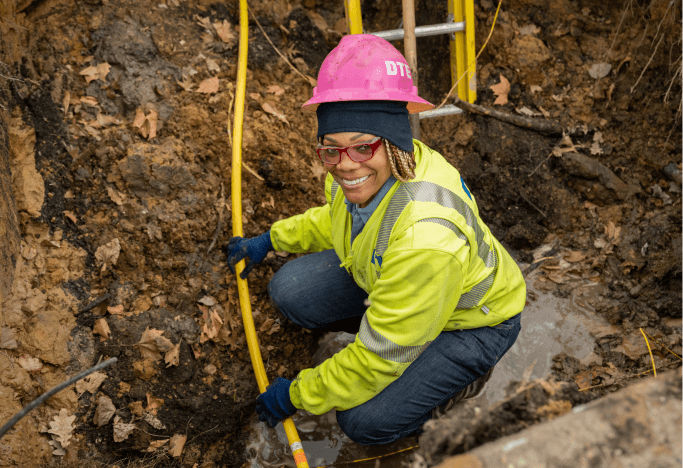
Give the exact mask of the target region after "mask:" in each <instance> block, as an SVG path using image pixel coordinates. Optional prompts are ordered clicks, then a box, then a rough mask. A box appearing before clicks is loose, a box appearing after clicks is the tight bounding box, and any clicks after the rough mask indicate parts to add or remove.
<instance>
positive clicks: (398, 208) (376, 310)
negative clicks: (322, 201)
mask: <svg viewBox="0 0 683 468" xmlns="http://www.w3.org/2000/svg"><path fill="white" fill-rule="evenodd" d="M414 144H415V159H416V163H417V167H416V170H415V173H416V177H415V179H413V180H411V181H410V182H396V183H395V184H394V186H393V187H392V188H391V190H389V192H388V193H387V195H386V196H385V197H384V199H383V200H382V202H381V203H380V204H379V206H378V207H377V209H376V210H375V212H374V213H373V214H372V216H371V217H370V219H369V220H368V222H367V223H366V225H365V227H364V228H363V230H362V231H361V232H360V234H358V236H357V237H356V238H355V239H354V241H353V244H351V243H350V236H351V217H350V215H349V213H348V211H347V209H346V205H345V203H344V194H343V192H342V190H340V188H339V186H338V184H337V183H336V182H334V181H333V179H332V177H331V176H330V175H328V177H327V179H326V183H325V196H326V199H327V201H328V203H327V204H326V205H324V206H321V207H315V208H311V209H309V210H308V211H306V212H305V213H303V214H300V215H296V216H293V217H291V218H287V219H284V220H281V221H277V222H276V223H274V224H273V226H272V227H271V239H272V241H273V246H274V247H275V249H276V250H285V251H288V252H312V251H321V250H325V249H329V248H334V250H335V251H336V253H337V255H338V256H339V258H340V259H342V262H341V266H343V267H345V268H347V269H348V271H349V272H350V273H351V274H352V275H353V278H354V280H355V281H356V283H357V284H358V285H359V286H360V287H361V288H363V289H364V290H365V291H367V292H368V295H369V301H370V306H369V307H368V309H367V310H366V312H365V315H364V316H363V319H362V322H361V326H360V330H359V332H358V334H357V335H356V339H355V341H354V342H353V343H351V344H349V345H348V346H347V347H346V348H344V349H342V350H341V351H340V352H338V353H337V354H335V355H334V356H332V357H331V358H329V359H327V360H326V361H324V362H323V363H321V364H320V365H318V366H317V367H315V368H311V369H304V370H302V371H301V372H300V373H299V375H298V376H297V377H296V379H295V380H294V382H293V383H292V386H291V387H290V397H291V399H292V402H293V404H294V406H296V407H297V408H303V409H306V410H307V411H309V412H311V413H314V414H322V413H324V412H326V411H329V410H330V409H333V408H334V409H337V410H346V409H349V408H353V407H355V406H357V405H360V404H362V403H364V402H365V401H367V400H369V399H370V398H372V397H373V396H375V395H376V394H378V393H379V392H380V391H382V389H384V388H385V387H386V386H387V385H389V384H390V383H391V382H392V381H394V380H395V379H396V378H398V377H399V376H400V375H401V374H402V373H403V371H404V370H405V369H406V368H407V367H408V366H409V365H410V363H411V362H413V361H414V360H415V359H416V358H417V357H418V356H419V355H420V353H421V352H422V351H423V350H424V349H425V348H426V347H427V346H428V345H429V343H431V342H432V340H434V339H435V338H436V337H437V336H438V335H439V333H441V332H442V331H443V330H455V329H463V328H477V327H484V326H493V325H497V324H498V323H500V322H502V321H504V320H507V319H508V318H510V317H512V316H514V315H516V314H518V313H519V312H521V310H522V308H523V307H524V303H525V300H526V286H525V284H524V278H523V277H522V273H521V272H520V270H519V268H518V267H517V265H516V263H515V262H514V260H513V259H512V258H511V257H510V255H509V254H508V252H507V251H506V250H505V249H504V248H503V247H502V245H501V244H500V243H499V242H498V241H497V240H496V239H495V238H494V237H493V235H492V234H491V232H490V230H489V228H488V227H487V226H486V225H485V224H484V222H483V221H482V220H481V218H479V210H478V208H477V204H476V202H475V200H474V198H473V197H472V195H471V194H470V192H469V190H468V189H467V186H466V185H465V183H464V181H463V180H462V178H461V177H460V173H459V172H458V171H457V169H455V168H454V167H453V166H452V165H450V164H449V163H448V162H447V161H446V160H445V159H444V158H443V157H442V156H441V155H440V154H439V153H437V152H436V151H434V150H432V149H430V148H428V147H427V146H426V145H424V144H423V143H421V142H420V141H417V140H414Z"/></svg>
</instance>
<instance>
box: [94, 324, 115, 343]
mask: <svg viewBox="0 0 683 468" xmlns="http://www.w3.org/2000/svg"><path fill="white" fill-rule="evenodd" d="M92 332H93V334H94V335H100V336H101V337H102V341H104V340H108V339H109V335H111V329H110V328H109V324H108V323H107V320H106V319H104V318H100V319H97V320H96V321H95V325H94V326H93V327H92Z"/></svg>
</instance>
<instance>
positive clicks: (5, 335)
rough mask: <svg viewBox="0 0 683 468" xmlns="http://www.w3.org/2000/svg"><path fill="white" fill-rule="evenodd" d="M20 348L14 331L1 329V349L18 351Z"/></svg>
mask: <svg viewBox="0 0 683 468" xmlns="http://www.w3.org/2000/svg"><path fill="white" fill-rule="evenodd" d="M18 346H19V345H18V344H17V340H16V335H15V332H14V330H13V329H11V328H8V327H2V328H0V348H2V349H17V347H18Z"/></svg>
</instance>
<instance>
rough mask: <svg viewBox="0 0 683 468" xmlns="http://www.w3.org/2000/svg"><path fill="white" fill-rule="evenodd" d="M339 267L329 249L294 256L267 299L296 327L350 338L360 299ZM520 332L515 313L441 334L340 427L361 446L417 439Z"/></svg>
mask: <svg viewBox="0 0 683 468" xmlns="http://www.w3.org/2000/svg"><path fill="white" fill-rule="evenodd" d="M339 263H340V261H339V258H338V257H337V255H336V254H335V252H334V251H333V250H327V251H324V252H318V253H314V254H309V255H305V256H303V257H299V258H297V259H295V260H292V261H290V262H288V263H286V264H285V265H283V266H282V268H280V270H278V272H277V273H275V275H274V276H273V278H272V280H271V281H270V284H269V285H268V293H269V294H270V297H271V299H272V300H273V302H274V303H275V305H276V306H277V307H278V309H279V310H280V311H281V312H282V313H283V314H284V315H285V316H286V317H287V318H288V319H290V320H291V321H292V322H294V323H296V324H298V325H300V326H302V327H305V328H309V329H325V330H344V331H352V332H353V333H355V332H357V331H358V324H359V323H360V319H361V317H362V316H363V314H364V313H365V309H366V308H367V306H366V305H364V300H365V299H366V298H367V294H366V293H365V291H363V290H362V289H361V288H360V287H358V285H356V283H355V282H354V281H353V278H352V277H351V276H350V275H349V274H348V272H347V271H346V270H345V269H343V268H340V267H339ZM354 324H355V330H351V328H352V327H353V326H354ZM519 331H520V314H517V315H516V316H515V317H512V318H510V319H508V320H506V321H505V322H503V323H501V324H499V325H496V326H495V327H482V328H475V329H471V330H454V331H444V332H442V333H441V334H440V335H439V336H438V337H437V338H436V339H435V340H434V341H433V342H432V343H431V344H430V345H429V346H428V347H427V348H426V349H425V350H424V352H422V354H420V356H419V357H418V358H417V359H416V360H415V361H413V363H412V364H410V366H408V368H407V369H406V370H405V372H404V373H403V374H402V375H401V376H400V377H399V378H398V379H396V380H395V381H394V382H392V383H391V384H390V385H389V386H387V387H386V388H385V389H384V390H382V391H381V392H380V393H379V394H377V395H375V396H374V397H373V398H371V399H370V400H368V401H366V402H365V403H363V404H361V405H358V406H356V407H354V408H351V409H348V410H346V411H338V412H337V421H338V423H339V426H340V427H341V428H342V430H343V431H344V432H345V433H346V435H348V436H349V438H351V440H353V441H354V442H357V443H360V444H387V443H390V442H393V441H395V440H397V439H399V438H402V437H406V436H409V435H412V434H416V433H419V432H420V431H421V428H422V425H423V424H424V423H425V422H426V421H427V420H428V419H429V418H430V416H431V412H432V410H433V409H434V408H436V407H438V406H441V405H442V404H444V403H446V402H447V401H448V400H449V399H450V398H452V397H453V396H454V395H455V394H456V393H458V392H460V391H461V390H462V389H463V388H465V387H466V386H467V385H469V384H470V383H472V382H474V380H476V379H477V378H478V377H480V376H482V375H484V374H485V373H486V372H487V371H488V370H489V369H491V368H492V367H493V366H494V365H495V364H496V363H497V362H498V361H499V360H500V358H501V357H502V356H503V354H505V352H506V351H507V350H508V349H510V347H511V346H512V344H513V343H514V342H515V340H516V339H517V335H518V334H519Z"/></svg>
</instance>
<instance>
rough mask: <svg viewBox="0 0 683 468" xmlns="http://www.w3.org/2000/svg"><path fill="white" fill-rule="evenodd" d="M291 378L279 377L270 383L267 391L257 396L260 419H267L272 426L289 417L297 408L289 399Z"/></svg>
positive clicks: (257, 409) (257, 410)
mask: <svg viewBox="0 0 683 468" xmlns="http://www.w3.org/2000/svg"><path fill="white" fill-rule="evenodd" d="M291 384H292V381H291V380H287V379H283V378H282V377H278V378H277V379H275V382H274V383H272V384H270V385H268V388H267V389H266V391H265V392H263V393H261V394H260V395H259V396H257V397H256V412H257V413H258V419H259V421H265V422H266V423H268V425H269V426H270V427H275V426H276V425H277V423H279V422H280V421H282V420H283V419H287V418H288V417H290V416H291V415H293V414H294V413H296V408H295V407H294V405H293V404H292V400H290V399H289V386H290V385H291Z"/></svg>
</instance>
